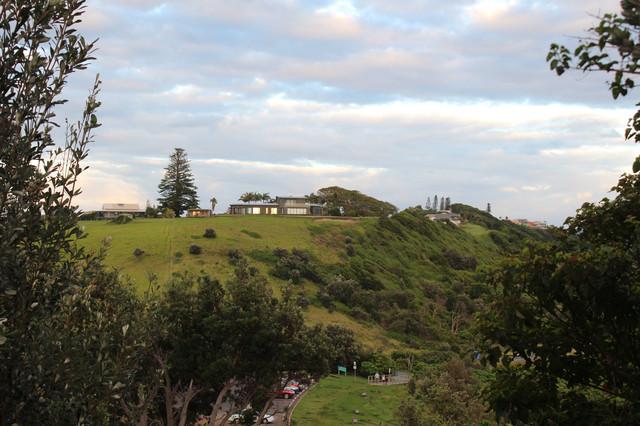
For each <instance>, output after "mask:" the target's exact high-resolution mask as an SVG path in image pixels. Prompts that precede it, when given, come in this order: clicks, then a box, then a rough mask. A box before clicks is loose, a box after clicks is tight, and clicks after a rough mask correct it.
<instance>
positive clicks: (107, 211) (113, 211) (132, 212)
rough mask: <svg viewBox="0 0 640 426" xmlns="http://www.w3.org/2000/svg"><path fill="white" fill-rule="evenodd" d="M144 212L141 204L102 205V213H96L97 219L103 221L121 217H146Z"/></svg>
mask: <svg viewBox="0 0 640 426" xmlns="http://www.w3.org/2000/svg"><path fill="white" fill-rule="evenodd" d="M144 212H145V211H144V209H141V208H140V205H139V204H127V203H106V204H103V205H102V210H101V211H99V212H96V217H99V218H103V219H113V218H116V217H118V216H121V215H129V216H132V217H144Z"/></svg>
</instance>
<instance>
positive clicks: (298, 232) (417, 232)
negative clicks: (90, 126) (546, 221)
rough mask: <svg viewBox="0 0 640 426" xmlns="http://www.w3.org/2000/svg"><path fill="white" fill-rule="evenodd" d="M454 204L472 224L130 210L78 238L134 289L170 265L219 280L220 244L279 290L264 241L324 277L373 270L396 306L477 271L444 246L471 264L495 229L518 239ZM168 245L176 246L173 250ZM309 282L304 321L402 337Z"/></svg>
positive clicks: (416, 214) (420, 218)
mask: <svg viewBox="0 0 640 426" xmlns="http://www.w3.org/2000/svg"><path fill="white" fill-rule="evenodd" d="M459 208H461V209H466V210H465V211H464V212H463V213H464V214H468V215H470V216H472V218H474V219H477V220H475V223H468V224H465V225H463V226H462V227H455V226H453V225H448V224H443V223H434V222H431V221H429V220H427V219H425V218H424V212H422V211H420V210H413V209H412V210H408V211H405V212H401V213H399V214H397V215H394V216H393V217H392V218H390V219H384V220H381V221H379V220H377V219H362V220H328V219H314V218H290V217H265V216H262V217H261V216H237V217H230V216H218V217H213V218H206V219H205V218H200V219H136V220H135V221H134V222H133V223H130V224H126V225H115V224H110V223H108V222H104V221H97V222H82V223H81V225H82V226H83V227H84V229H85V231H86V232H87V233H88V237H87V238H86V239H84V240H83V242H82V243H83V244H84V245H85V246H86V247H88V248H89V249H93V250H97V249H98V248H99V246H100V242H101V241H102V240H104V239H105V238H106V239H109V240H110V241H111V242H110V248H109V251H108V256H107V263H108V264H109V265H112V266H114V267H117V268H119V269H120V270H121V271H122V273H123V274H125V275H127V276H129V277H130V278H131V279H132V280H133V282H134V285H135V286H136V287H137V288H138V289H139V290H140V291H141V292H142V291H144V290H145V289H146V288H147V286H148V282H149V280H148V277H149V275H150V274H154V275H156V276H157V277H158V282H160V283H163V282H166V280H167V279H168V278H169V277H170V276H171V274H172V273H174V272H183V271H191V272H193V273H198V272H200V271H204V272H206V273H208V274H210V275H212V276H213V277H215V278H217V279H219V280H220V281H222V282H224V281H226V280H227V278H228V277H229V276H230V275H231V274H232V272H233V268H232V266H231V265H230V264H229V262H228V257H227V253H228V251H229V249H232V248H234V249H238V250H240V251H241V252H242V253H243V254H244V255H245V256H246V257H247V258H248V259H249V261H250V262H251V264H252V265H253V266H255V267H257V268H258V269H259V270H260V271H261V272H262V273H264V274H265V275H267V276H269V281H270V282H271V283H272V285H273V288H274V291H275V292H276V293H278V292H279V290H280V289H281V288H282V286H283V285H285V282H284V281H282V280H280V279H278V278H275V277H273V276H271V275H269V271H270V270H271V269H272V268H273V265H274V257H273V255H272V251H273V249H275V248H278V247H280V248H286V249H292V248H299V249H305V250H308V251H309V252H310V253H311V254H312V255H313V257H314V258H315V259H316V261H317V263H318V264H320V265H321V266H320V269H321V272H323V273H324V275H325V276H326V277H327V279H330V277H332V276H333V274H335V273H343V274H346V275H348V276H352V277H354V278H355V279H356V280H357V281H359V282H360V283H361V284H362V283H364V282H365V281H366V280H367V279H371V278H372V279H373V280H377V281H378V282H379V283H382V285H383V286H384V288H385V289H386V290H387V291H392V292H393V291H396V292H404V293H412V294H413V295H414V297H415V300H416V303H413V304H412V306H410V307H409V308H407V310H405V311H404V312H418V310H419V309H421V306H423V301H424V300H425V299H424V297H425V296H424V293H423V286H424V285H426V283H429V282H430V283H437V285H438V286H440V287H441V288H442V289H443V290H444V291H446V292H448V293H447V294H452V293H455V292H459V291H460V290H455V289H456V288H459V287H460V286H459V285H458V286H457V287H456V285H457V284H456V283H460V282H463V283H470V282H474V280H476V273H475V272H473V271H472V270H455V269H453V268H451V266H450V265H449V264H448V263H447V259H446V258H445V257H444V255H443V254H444V253H445V252H446V251H450V250H453V251H455V252H456V253H460V254H462V255H465V256H473V257H474V258H476V259H477V261H478V265H479V266H483V265H489V264H493V263H495V262H496V261H497V260H499V259H500V258H502V256H503V255H504V248H502V247H500V246H498V245H497V244H496V243H495V241H494V238H492V237H493V236H494V235H493V234H495V233H497V232H499V233H500V235H499V236H500V237H501V240H500V241H502V240H504V241H507V240H508V239H510V240H513V241H516V240H521V239H522V238H521V237H523V236H524V234H522V235H521V231H520V228H519V227H516V225H512V224H504V223H503V222H500V221H498V220H497V219H495V218H492V217H490V216H489V215H486V214H485V213H482V212H479V211H477V210H475V209H471V208H468V207H467V206H460V207H459ZM206 228H214V229H215V230H216V232H217V238H216V239H205V238H203V237H202V235H203V233H204V230H205V229H206ZM346 236H349V237H350V238H351V240H352V241H353V246H354V248H355V255H354V256H352V257H350V256H347V254H346V246H347V244H346V241H345V240H346ZM190 244H198V245H199V246H201V247H202V248H203V253H202V254H201V255H199V256H193V255H190V254H189V252H188V251H189V245H190ZM509 244H512V243H511V242H509ZM136 248H140V249H142V250H144V251H145V254H144V255H143V256H141V257H139V258H136V257H135V256H133V251H134V249H136ZM176 252H181V253H182V254H183V255H182V256H181V257H176V256H175V253H176ZM466 285H467V284H465V286H466ZM465 288H467V287H465ZM318 290H319V286H318V285H317V284H314V283H311V282H308V281H305V282H304V284H303V285H301V286H298V288H297V291H298V292H299V293H303V294H304V295H305V296H306V297H307V299H308V300H309V301H310V302H311V306H310V307H309V309H308V310H307V311H306V313H305V315H306V318H307V321H308V322H310V323H324V324H328V323H336V324H341V325H344V326H347V327H349V328H350V329H352V330H353V331H354V332H355V333H356V336H357V337H358V339H359V340H360V341H361V342H362V343H363V344H364V345H365V346H367V347H369V348H371V349H383V350H385V351H389V350H392V349H396V348H402V347H404V346H405V343H406V341H405V339H404V337H403V336H401V335H398V332H397V330H396V331H393V330H391V329H394V328H395V329H397V328H398V327H391V329H390V328H387V329H385V328H383V327H382V326H381V325H380V323H384V324H387V325H385V327H387V326H388V325H389V323H390V321H391V320H393V318H394V316H395V315H396V311H393V310H389V311H388V312H387V313H388V315H387V318H386V320H383V321H381V322H378V323H376V322H371V321H364V320H356V319H355V318H353V317H351V316H349V313H350V311H351V308H349V307H346V306H345V305H343V304H341V303H336V309H335V311H332V312H329V311H328V310H327V309H325V308H324V307H322V305H321V304H320V303H319V301H318V299H317V293H318ZM465 291H466V290H465ZM382 309H388V308H382ZM398 312H399V311H398ZM400 313H401V312H400ZM441 316H442V318H443V320H442V321H444V320H446V318H447V316H448V314H447V313H446V312H443V313H442V314H441ZM389 317H390V318H389ZM445 325H446V324H445Z"/></svg>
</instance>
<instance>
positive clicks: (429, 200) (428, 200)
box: [425, 197, 431, 210]
mask: <svg viewBox="0 0 640 426" xmlns="http://www.w3.org/2000/svg"><path fill="white" fill-rule="evenodd" d="M425 208H426V209H427V210H431V197H427V205H426V206H425Z"/></svg>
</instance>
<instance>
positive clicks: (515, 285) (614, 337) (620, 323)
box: [481, 173, 640, 424]
mask: <svg viewBox="0 0 640 426" xmlns="http://www.w3.org/2000/svg"><path fill="white" fill-rule="evenodd" d="M613 191H615V192H616V193H617V194H618V195H617V196H616V197H615V199H613V200H609V199H604V200H603V201H602V202H600V203H599V204H590V203H587V204H585V205H583V206H582V208H581V209H580V210H579V211H578V213H577V215H576V216H575V217H574V218H570V219H568V220H567V222H566V225H567V230H566V232H564V233H562V234H561V235H560V236H559V238H558V240H557V241H554V242H552V243H547V244H540V245H531V246H530V247H529V248H528V249H527V250H526V251H525V252H524V253H523V255H522V256H521V257H520V258H519V259H516V260H513V261H511V262H509V263H507V264H506V265H504V267H503V268H502V269H500V270H499V271H498V272H496V274H495V275H494V276H493V278H492V282H493V284H494V286H495V288H496V300H495V302H494V303H493V304H492V305H491V307H490V308H489V310H487V312H485V314H484V315H483V317H482V322H481V330H482V333H483V335H484V336H485V338H486V343H487V345H486V350H487V356H488V358H487V361H489V362H490V363H491V364H493V365H497V364H501V365H503V366H504V367H505V368H510V367H511V366H512V364H513V361H514V360H520V361H522V362H524V367H518V368H522V369H526V370H531V372H528V373H526V374H525V373H522V374H516V373H505V374H503V375H501V378H502V379H505V380H504V381H497V382H496V384H497V385H500V384H501V383H502V384H506V383H512V382H514V381H517V380H529V381H536V382H539V383H538V385H537V386H541V385H542V384H544V385H545V387H546V388H545V389H546V391H547V392H548V395H554V398H555V401H554V403H553V404H549V405H548V407H547V408H549V410H550V411H551V413H547V412H546V411H544V408H545V407H533V408H531V407H530V408H529V409H528V410H529V411H532V410H533V409H534V408H535V409H536V410H538V411H542V412H543V414H542V415H543V416H555V415H557V416H560V413H562V410H560V411H558V412H557V413H556V411H554V410H551V408H552V407H560V406H564V405H566V404H568V403H569V402H571V403H575V402H576V400H580V401H581V404H582V406H583V408H582V410H583V412H584V410H587V409H591V410H593V411H594V412H602V411H603V410H604V412H607V413H609V414H611V415H612V416H613V417H612V418H611V420H612V421H613V420H614V419H616V418H618V419H622V418H623V417H617V416H622V415H623V413H624V415H625V416H626V415H630V414H631V413H633V412H637V407H638V404H640V386H638V383H640V381H639V380H640V363H639V362H638V353H640V343H639V341H638V330H640V313H639V312H638V306H640V265H639V263H638V259H640V238H639V237H640V222H639V221H638V217H640V174H638V173H635V174H631V175H624V176H623V177H622V178H621V179H620V182H619V183H618V185H617V186H616V187H614V188H613ZM506 378H508V380H506ZM509 386H510V389H513V390H514V392H515V391H516V390H517V389H519V387H518V386H512V384H510V385H509ZM522 387H524V388H526V387H527V386H526V385H523V386H522ZM561 388H566V389H568V391H567V392H565V391H561V390H560V389H561ZM505 392H506V390H505V389H502V390H501V391H500V392H496V391H495V390H494V392H493V393H491V394H490V395H492V398H493V403H494V405H495V406H496V409H498V408H500V409H499V410H498V414H502V415H505V416H507V417H510V418H511V420H512V421H515V420H520V421H526V419H523V418H520V417H519V416H520V415H521V414H522V413H523V412H524V411H525V410H523V409H522V410H518V403H519V402H521V401H522V399H514V401H512V402H511V403H510V404H509V406H508V409H507V408H505V407H504V404H500V401H503V400H505V399H507V397H506V396H505ZM497 396H499V397H497ZM568 401H569V402H568ZM565 415H566V414H565ZM558 418H560V419H566V418H565V417H558ZM568 419H569V420H567V421H570V420H571V418H570V417H569V418H568ZM563 421H565V420H563ZM592 424H595V423H592Z"/></svg>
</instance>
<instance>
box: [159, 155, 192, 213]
mask: <svg viewBox="0 0 640 426" xmlns="http://www.w3.org/2000/svg"><path fill="white" fill-rule="evenodd" d="M158 191H159V193H160V197H159V198H158V203H160V207H161V208H163V209H172V210H173V211H174V212H175V214H176V216H178V217H179V216H181V215H182V213H184V212H185V210H187V209H196V208H198V194H197V191H198V188H197V187H196V185H195V182H194V179H193V174H192V173H191V166H190V165H189V160H188V159H187V153H186V152H185V150H184V149H182V148H176V149H175V151H174V153H173V154H171V157H170V158H169V165H168V166H167V167H166V168H165V173H164V177H163V178H162V180H161V181H160V184H159V185H158Z"/></svg>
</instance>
